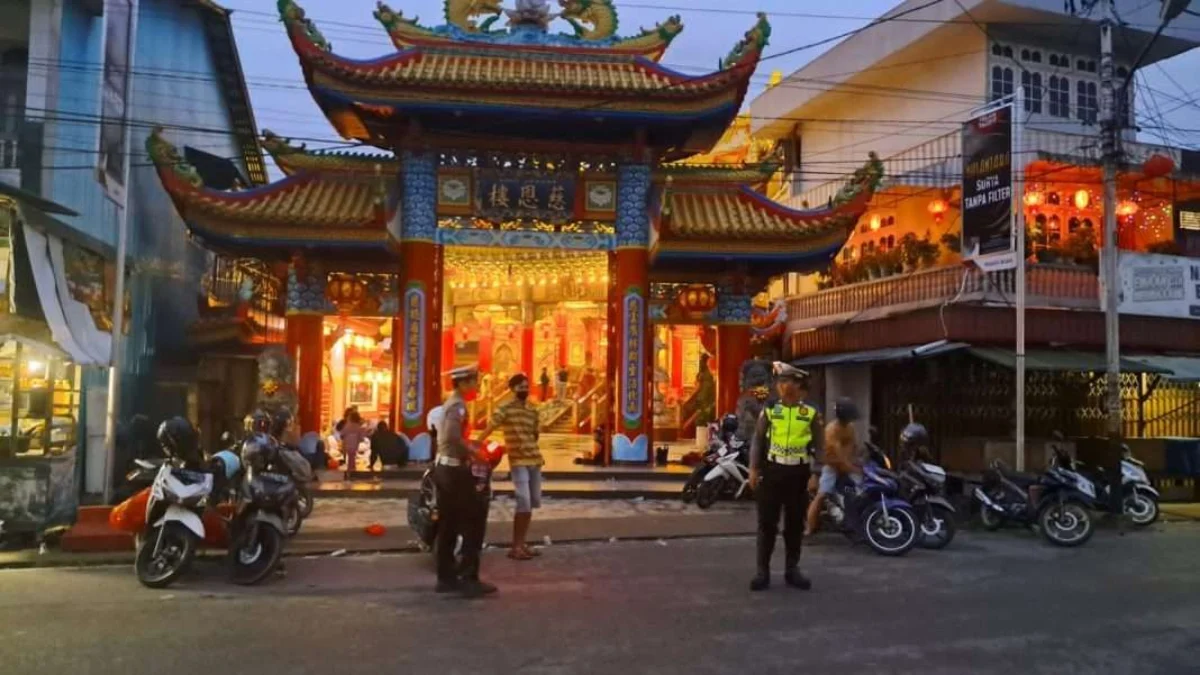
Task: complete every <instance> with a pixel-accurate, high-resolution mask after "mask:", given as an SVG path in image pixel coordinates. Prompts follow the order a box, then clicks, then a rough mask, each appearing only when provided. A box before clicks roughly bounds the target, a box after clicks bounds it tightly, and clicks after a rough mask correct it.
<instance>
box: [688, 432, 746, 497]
mask: <svg viewBox="0 0 1200 675" xmlns="http://www.w3.org/2000/svg"><path fill="white" fill-rule="evenodd" d="M718 442H719V441H718ZM743 445H744V443H743V442H742V441H740V440H738V439H734V440H733V441H731V442H730V445H726V444H725V443H720V445H719V446H718V447H717V457H716V459H717V461H716V465H715V466H713V468H712V469H710V470H709V472H708V474H707V475H705V476H704V482H702V483H700V486H699V487H697V488H696V506H699V507H700V508H702V509H707V508H708V507H710V506H712V505H713V504H714V503H715V502H716V501H717V500H718V499H720V498H721V497H723V496H728V497H729V498H730V499H741V498H742V496H743V495H745V494H747V493H748V492H749V491H750V489H751V488H750V467H749V466H747V465H746V464H745V462H743V461H742V454H743V453H742V452H741V450H742V447H743Z"/></svg>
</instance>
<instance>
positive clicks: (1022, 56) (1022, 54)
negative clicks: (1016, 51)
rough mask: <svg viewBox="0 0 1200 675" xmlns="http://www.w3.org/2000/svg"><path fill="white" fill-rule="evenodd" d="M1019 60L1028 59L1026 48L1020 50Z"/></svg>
mask: <svg viewBox="0 0 1200 675" xmlns="http://www.w3.org/2000/svg"><path fill="white" fill-rule="evenodd" d="M1021 60H1022V61H1028V60H1029V50H1028V49H1022V50H1021Z"/></svg>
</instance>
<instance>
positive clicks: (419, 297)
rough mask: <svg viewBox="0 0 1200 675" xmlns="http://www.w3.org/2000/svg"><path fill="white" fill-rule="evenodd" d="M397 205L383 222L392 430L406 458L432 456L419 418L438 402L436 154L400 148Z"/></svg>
mask: <svg viewBox="0 0 1200 675" xmlns="http://www.w3.org/2000/svg"><path fill="white" fill-rule="evenodd" d="M400 197H401V198H400V200H399V203H400V207H399V209H398V212H397V213H396V214H395V216H394V220H393V221H392V222H391V223H389V227H388V229H389V231H390V232H391V233H392V234H393V236H396V238H397V239H399V245H398V248H399V252H400V270H399V280H400V283H399V292H400V316H399V317H398V318H399V320H400V326H399V328H400V330H399V331H398V333H399V335H398V337H399V345H400V352H399V358H398V359H397V371H398V372H397V373H396V376H395V378H394V379H395V380H396V381H398V382H399V383H400V386H399V398H398V399H397V401H396V406H397V409H398V410H399V414H398V415H397V417H398V418H399V422H400V424H399V425H398V427H397V431H398V432H399V433H402V434H404V435H405V437H406V438H408V440H409V459H411V460H413V461H425V460H429V459H431V458H432V456H433V448H432V444H431V439H430V436H429V434H428V433H427V431H428V429H427V428H426V425H425V418H426V416H427V415H428V413H429V411H430V410H431V409H433V407H435V406H437V405H440V404H441V400H440V399H441V386H440V383H439V377H440V374H441V363H440V360H439V356H440V352H441V343H440V340H439V336H438V334H437V332H438V328H439V327H440V326H441V323H442V289H441V281H442V251H441V247H440V246H438V244H437V243H436V238H437V158H436V155H434V154H433V153H417V152H412V151H405V152H403V153H402V156H401V171H400Z"/></svg>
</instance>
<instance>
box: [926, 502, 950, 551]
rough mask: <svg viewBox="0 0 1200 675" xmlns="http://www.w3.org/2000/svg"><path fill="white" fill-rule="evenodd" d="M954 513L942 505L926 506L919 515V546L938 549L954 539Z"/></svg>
mask: <svg viewBox="0 0 1200 675" xmlns="http://www.w3.org/2000/svg"><path fill="white" fill-rule="evenodd" d="M957 531H958V526H957V525H956V524H955V522H954V514H953V513H951V512H950V511H949V510H948V509H946V508H945V507H942V506H933V507H926V508H925V511H924V513H923V514H922V517H921V537H920V539H921V542H920V543H921V548H927V549H931V550H934V551H940V550H941V549H943V548H946V547H947V546H949V545H950V542H952V541H954V535H955V533H956V532H957Z"/></svg>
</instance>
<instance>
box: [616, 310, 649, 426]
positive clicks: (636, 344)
mask: <svg viewBox="0 0 1200 675" xmlns="http://www.w3.org/2000/svg"><path fill="white" fill-rule="evenodd" d="M622 315H623V316H622V317H621V320H622V321H623V322H624V328H625V331H624V337H625V341H624V343H623V344H622V345H621V368H622V372H621V389H620V392H621V414H622V416H623V417H624V418H625V421H626V423H627V424H629V425H630V426H635V425H636V424H637V422H639V421H640V420H641V419H642V396H644V392H643V391H642V390H643V387H642V382H643V378H644V377H645V373H644V371H643V365H644V363H645V357H644V352H645V345H646V336H645V335H643V334H642V327H643V326H645V325H646V320H645V315H646V299H645V298H643V297H642V295H641V292H640V291H639V290H638V289H636V288H631V289H629V290H628V291H626V292H625V298H624V300H623V302H622Z"/></svg>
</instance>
